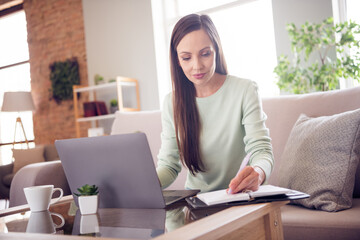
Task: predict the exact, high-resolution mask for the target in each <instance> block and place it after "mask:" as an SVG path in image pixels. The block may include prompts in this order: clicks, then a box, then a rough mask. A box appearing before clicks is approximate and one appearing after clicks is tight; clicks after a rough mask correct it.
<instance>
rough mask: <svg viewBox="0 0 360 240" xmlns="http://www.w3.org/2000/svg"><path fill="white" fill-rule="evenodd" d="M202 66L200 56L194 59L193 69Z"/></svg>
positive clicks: (198, 68)
mask: <svg viewBox="0 0 360 240" xmlns="http://www.w3.org/2000/svg"><path fill="white" fill-rule="evenodd" d="M202 67H203V63H202V61H201V59H200V58H195V59H194V64H193V69H194V70H200V69H201V68H202Z"/></svg>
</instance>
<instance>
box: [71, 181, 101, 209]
mask: <svg viewBox="0 0 360 240" xmlns="http://www.w3.org/2000/svg"><path fill="white" fill-rule="evenodd" d="M77 190H78V192H79V193H74V194H75V195H76V196H78V202H79V208H80V212H81V214H83V215H85V214H95V213H97V209H98V204H99V195H98V194H99V190H98V187H97V186H96V185H88V184H85V185H84V186H82V187H80V188H78V189H77Z"/></svg>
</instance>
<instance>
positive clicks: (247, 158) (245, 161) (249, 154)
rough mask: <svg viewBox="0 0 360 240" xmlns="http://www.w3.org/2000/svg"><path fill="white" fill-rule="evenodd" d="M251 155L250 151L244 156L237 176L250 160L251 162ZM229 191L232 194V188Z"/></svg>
mask: <svg viewBox="0 0 360 240" xmlns="http://www.w3.org/2000/svg"><path fill="white" fill-rule="evenodd" d="M250 157H251V153H248V154H247V155H246V156H245V158H244V159H243V161H242V162H241V165H240V168H239V171H238V172H237V173H236V176H237V175H238V174H239V172H241V171H242V170H243V169H244V168H245V167H246V165H247V164H248V162H249V160H250ZM228 193H229V194H231V188H229V191H228Z"/></svg>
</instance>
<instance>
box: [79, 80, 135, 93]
mask: <svg viewBox="0 0 360 240" xmlns="http://www.w3.org/2000/svg"><path fill="white" fill-rule="evenodd" d="M119 84H120V85H121V86H136V83H135V82H120V83H119ZM116 86H117V82H111V83H103V84H99V85H93V86H88V87H81V88H76V89H74V91H75V92H87V91H94V90H99V89H104V88H113V87H116Z"/></svg>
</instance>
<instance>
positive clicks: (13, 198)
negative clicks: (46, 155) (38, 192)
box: [9, 160, 71, 207]
mask: <svg viewBox="0 0 360 240" xmlns="http://www.w3.org/2000/svg"><path fill="white" fill-rule="evenodd" d="M38 185H54V187H57V188H61V189H63V191H64V196H65V195H70V194H71V191H70V188H69V185H68V182H67V180H66V176H65V173H64V169H63V167H62V164H61V161H60V160H57V161H49V162H41V163H33V164H29V165H27V166H25V167H23V168H21V169H20V170H19V171H18V172H17V173H16V174H15V176H14V178H13V181H12V183H11V187H10V199H9V207H15V206H18V205H23V204H26V203H27V201H26V198H25V194H24V190H23V189H24V188H25V187H30V186H38ZM54 196H55V195H54Z"/></svg>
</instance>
